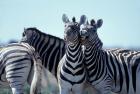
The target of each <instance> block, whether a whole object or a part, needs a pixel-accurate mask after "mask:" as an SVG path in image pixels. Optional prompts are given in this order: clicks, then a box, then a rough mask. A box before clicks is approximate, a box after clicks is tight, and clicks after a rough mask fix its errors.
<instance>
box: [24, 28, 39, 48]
mask: <svg viewBox="0 0 140 94" xmlns="http://www.w3.org/2000/svg"><path fill="white" fill-rule="evenodd" d="M37 31H39V30H38V29H36V28H35V27H33V28H27V29H25V28H24V32H23V33H22V39H21V41H22V42H26V43H29V44H30V45H32V46H33V43H34V41H35V39H36V38H37V36H39V35H38V33H37Z"/></svg>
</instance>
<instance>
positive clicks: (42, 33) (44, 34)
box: [26, 27, 64, 41]
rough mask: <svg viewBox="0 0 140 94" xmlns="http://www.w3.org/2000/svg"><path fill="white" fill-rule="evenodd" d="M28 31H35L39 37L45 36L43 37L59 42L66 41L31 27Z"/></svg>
mask: <svg viewBox="0 0 140 94" xmlns="http://www.w3.org/2000/svg"><path fill="white" fill-rule="evenodd" d="M26 30H27V31H28V30H31V31H35V32H36V33H38V34H39V35H43V36H46V37H47V36H48V37H50V38H54V39H57V40H60V41H64V40H63V39H62V38H59V37H57V36H53V35H50V34H46V33H44V32H42V31H40V30H39V29H37V28H36V27H29V28H26Z"/></svg>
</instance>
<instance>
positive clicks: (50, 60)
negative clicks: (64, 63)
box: [22, 28, 65, 76]
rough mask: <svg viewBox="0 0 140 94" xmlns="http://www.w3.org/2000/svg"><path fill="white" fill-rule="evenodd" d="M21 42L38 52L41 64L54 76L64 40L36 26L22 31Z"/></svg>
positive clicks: (63, 46)
mask: <svg viewBox="0 0 140 94" xmlns="http://www.w3.org/2000/svg"><path fill="white" fill-rule="evenodd" d="M22 42H26V43H28V44H29V45H31V46H33V47H34V48H35V50H36V51H37V52H38V53H39V55H40V57H41V60H42V63H43V66H45V68H47V69H48V70H49V71H50V72H51V73H52V74H53V75H54V76H56V73H57V67H58V64H59V61H60V59H61V58H62V57H63V55H64V53H65V42H64V40H63V39H60V38H58V37H55V36H52V35H49V34H45V33H43V32H41V31H40V30H38V29H36V28H27V29H25V30H24V32H23V38H22Z"/></svg>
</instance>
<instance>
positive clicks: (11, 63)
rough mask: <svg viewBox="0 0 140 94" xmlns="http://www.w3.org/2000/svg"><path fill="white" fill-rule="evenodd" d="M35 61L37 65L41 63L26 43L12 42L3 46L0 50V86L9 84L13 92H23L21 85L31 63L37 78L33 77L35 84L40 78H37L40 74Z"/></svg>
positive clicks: (18, 93) (25, 78) (14, 93)
mask: <svg viewBox="0 0 140 94" xmlns="http://www.w3.org/2000/svg"><path fill="white" fill-rule="evenodd" d="M37 63H38V64H39V66H40V65H41V64H40V63H41V61H40V58H39V55H37V53H35V50H34V49H33V48H32V47H31V46H29V45H28V44H25V43H14V44H9V45H7V46H4V47H3V48H2V49H1V50H0V87H7V86H9V85H10V87H11V89H12V93H13V94H23V87H24V84H25V82H26V81H27V78H28V75H29V73H30V69H31V65H32V64H34V65H35V66H34V67H35V72H36V73H37V74H36V75H35V76H36V77H37V78H34V81H33V83H35V84H36V82H38V80H40V78H39V79H38V77H40V74H39V73H38V72H39V71H38V67H37V66H38V64H37ZM40 68H41V66H40ZM39 70H40V69H39ZM40 71H41V70H40ZM32 92H33V90H32Z"/></svg>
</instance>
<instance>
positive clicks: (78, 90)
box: [72, 83, 85, 94]
mask: <svg viewBox="0 0 140 94" xmlns="http://www.w3.org/2000/svg"><path fill="white" fill-rule="evenodd" d="M84 90H85V88H84V83H81V84H75V85H74V86H73V87H72V91H73V94H84Z"/></svg>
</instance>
